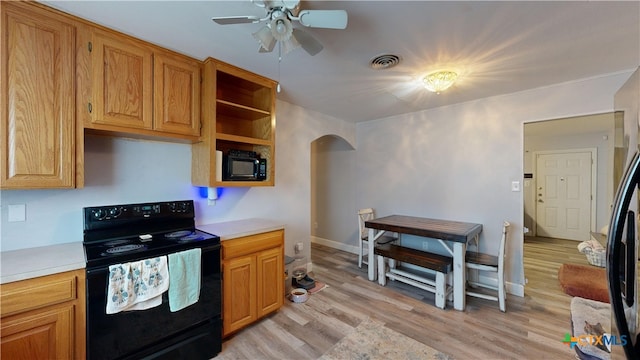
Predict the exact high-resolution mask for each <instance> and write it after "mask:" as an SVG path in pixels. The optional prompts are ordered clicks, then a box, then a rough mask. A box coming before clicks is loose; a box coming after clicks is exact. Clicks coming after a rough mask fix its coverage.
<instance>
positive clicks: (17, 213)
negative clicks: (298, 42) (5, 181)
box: [7, 204, 27, 222]
mask: <svg viewBox="0 0 640 360" xmlns="http://www.w3.org/2000/svg"><path fill="white" fill-rule="evenodd" d="M8 210H9V211H8V212H9V215H8V219H7V221H8V222H18V221H25V220H26V218H27V215H26V205H25V204H16V205H9V206H8Z"/></svg>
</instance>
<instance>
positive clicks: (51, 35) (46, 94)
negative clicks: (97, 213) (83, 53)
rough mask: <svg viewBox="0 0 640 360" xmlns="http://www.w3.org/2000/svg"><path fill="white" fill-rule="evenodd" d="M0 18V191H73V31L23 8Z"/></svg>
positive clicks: (1, 7)
mask: <svg viewBox="0 0 640 360" xmlns="http://www.w3.org/2000/svg"><path fill="white" fill-rule="evenodd" d="M0 14H1V16H2V21H1V24H2V31H1V33H2V37H1V40H0V50H1V51H0V53H1V55H0V56H1V59H0V86H1V89H2V90H1V92H2V94H1V96H0V109H1V115H0V116H1V119H0V122H1V128H0V139H1V140H0V141H1V146H2V150H1V155H0V157H1V159H2V166H1V178H0V188H3V189H10V188H70V187H74V182H75V139H74V137H75V131H74V126H75V101H74V99H75V85H74V84H75V83H74V74H75V32H76V29H75V27H74V26H73V24H71V23H70V22H67V21H65V18H63V17H61V16H57V15H55V14H49V13H47V12H46V11H45V10H43V9H41V8H37V7H30V6H27V5H25V4H23V3H13V2H8V1H2V2H1V3H0Z"/></svg>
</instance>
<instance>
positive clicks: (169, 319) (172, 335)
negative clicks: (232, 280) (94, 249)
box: [86, 248, 222, 360]
mask: <svg viewBox="0 0 640 360" xmlns="http://www.w3.org/2000/svg"><path fill="white" fill-rule="evenodd" d="M202 251H203V252H202V275H201V281H202V283H201V290H200V298H199V300H198V302H197V303H195V304H193V305H191V306H189V307H186V308H184V309H182V310H180V311H177V312H171V311H170V310H169V299H168V295H167V293H166V292H165V293H164V294H163V295H162V304H161V305H160V306H157V307H154V308H151V309H147V310H141V311H124V312H119V313H116V314H107V313H106V311H105V309H106V290H107V283H108V281H107V279H108V268H104V269H96V270H93V269H88V271H87V304H86V306H87V358H88V359H91V360H93V359H117V358H123V357H124V358H127V357H132V358H135V357H137V356H136V354H140V353H141V352H144V351H147V350H148V349H149V348H154V347H158V346H170V345H171V344H172V343H173V342H175V341H176V340H175V339H178V338H180V337H181V335H183V334H185V333H188V332H190V331H193V330H194V328H199V327H201V328H203V329H205V328H210V327H211V324H212V322H216V321H219V319H220V315H221V309H222V307H221V304H222V301H221V279H220V249H219V248H216V249H215V250H205V249H202Z"/></svg>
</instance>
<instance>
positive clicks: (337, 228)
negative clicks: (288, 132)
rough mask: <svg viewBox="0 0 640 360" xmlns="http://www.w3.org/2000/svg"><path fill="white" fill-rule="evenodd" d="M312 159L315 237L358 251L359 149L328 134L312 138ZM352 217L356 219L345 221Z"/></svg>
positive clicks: (312, 223) (315, 238)
mask: <svg viewBox="0 0 640 360" xmlns="http://www.w3.org/2000/svg"><path fill="white" fill-rule="evenodd" d="M310 163H311V174H310V175H311V176H310V177H311V202H310V203H311V221H310V224H311V229H310V230H311V231H310V233H311V240H312V242H317V243H321V244H323V245H327V246H330V247H334V248H337V249H340V250H345V251H350V252H354V251H355V246H356V245H357V243H356V230H357V226H356V220H357V218H356V213H355V196H356V195H355V193H356V187H357V177H356V174H355V164H356V152H355V149H354V147H353V146H352V145H351V144H350V143H349V142H348V141H346V140H345V139H344V138H342V137H340V136H337V135H325V136H322V137H319V138H318V139H316V140H314V141H312V142H311V161H310ZM351 218H353V221H344V219H351ZM350 225H353V226H350Z"/></svg>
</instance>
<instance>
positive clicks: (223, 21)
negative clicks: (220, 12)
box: [211, 16, 260, 25]
mask: <svg viewBox="0 0 640 360" xmlns="http://www.w3.org/2000/svg"><path fill="white" fill-rule="evenodd" d="M211 20H213V21H215V22H216V23H218V24H220V25H232V24H251V23H257V22H260V18H259V17H257V16H218V17H212V18H211Z"/></svg>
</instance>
